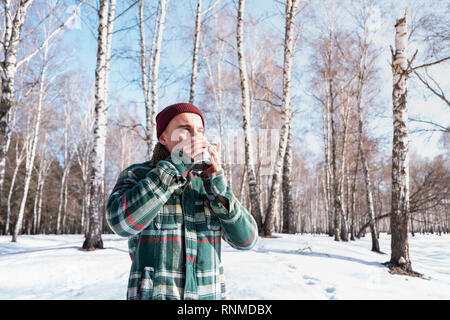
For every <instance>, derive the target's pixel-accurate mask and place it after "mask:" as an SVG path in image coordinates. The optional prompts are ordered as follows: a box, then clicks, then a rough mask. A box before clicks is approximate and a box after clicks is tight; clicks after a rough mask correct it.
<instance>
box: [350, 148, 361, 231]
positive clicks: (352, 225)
mask: <svg viewBox="0 0 450 320" xmlns="http://www.w3.org/2000/svg"><path fill="white" fill-rule="evenodd" d="M358 163H359V148H358V152H357V156H356V161H355V173H354V175H353V184H352V191H351V202H350V217H351V218H350V219H351V223H350V234H351V236H350V240H355V231H356V230H355V203H356V201H355V200H356V197H355V196H356V177H357V176H358Z"/></svg>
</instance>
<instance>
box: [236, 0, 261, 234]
mask: <svg viewBox="0 0 450 320" xmlns="http://www.w3.org/2000/svg"><path fill="white" fill-rule="evenodd" d="M244 8H245V0H239V7H238V17H237V28H236V30H237V33H236V41H237V54H238V61H239V74H240V80H241V94H242V127H243V130H244V143H245V164H246V168H247V177H248V187H249V194H250V206H251V214H252V215H253V217H254V218H255V221H256V223H257V225H258V230H259V232H261V231H262V214H261V205H260V201H259V195H258V190H257V186H256V176H255V168H254V162H253V154H252V153H253V146H252V145H253V144H252V141H251V113H250V91H249V80H248V75H247V66H246V59H245V54H244V46H243V41H244Z"/></svg>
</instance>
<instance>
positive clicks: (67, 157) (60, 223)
mask: <svg viewBox="0 0 450 320" xmlns="http://www.w3.org/2000/svg"><path fill="white" fill-rule="evenodd" d="M69 108H70V107H69V106H65V119H64V146H63V149H64V159H63V161H64V163H63V175H62V177H61V185H60V188H59V204H58V216H57V219H56V234H61V232H64V231H63V230H64V225H65V219H64V217H65V210H64V203H66V201H67V199H66V198H65V194H66V192H65V190H66V188H67V186H66V185H67V179H68V176H69V172H70V162H71V154H70V153H69V138H68V136H69V121H70V112H69V110H68V109H69Z"/></svg>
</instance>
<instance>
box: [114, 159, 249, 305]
mask: <svg viewBox="0 0 450 320" xmlns="http://www.w3.org/2000/svg"><path fill="white" fill-rule="evenodd" d="M178 162H179V161H172V159H171V156H169V157H168V158H167V159H166V160H161V161H159V162H158V164H157V165H156V167H154V168H153V167H152V166H151V161H147V162H144V163H140V164H134V165H131V166H129V167H128V168H126V169H125V170H123V171H122V172H121V173H120V175H119V178H118V180H117V183H116V185H115V187H114V188H113V190H112V192H111V194H110V196H109V199H108V202H107V204H106V218H107V221H108V224H109V226H110V227H111V229H112V230H113V231H114V232H115V233H117V234H118V235H120V236H123V237H128V247H129V253H130V257H131V261H132V264H131V270H130V276H129V280H128V291H127V299H217V300H218V299H225V282H224V277H223V268H222V264H221V238H223V239H224V240H225V241H226V242H227V243H229V244H230V245H231V246H232V247H234V248H236V249H241V250H249V249H251V248H252V247H253V246H254V245H255V243H256V241H257V239H258V230H257V227H256V223H255V220H254V219H253V217H252V216H251V215H250V214H249V213H248V211H247V210H246V209H245V208H244V207H243V206H242V205H241V204H240V203H239V201H238V200H237V199H236V197H235V196H234V195H233V193H232V190H231V188H230V187H229V186H227V184H226V181H225V178H224V174H223V172H222V171H220V172H217V173H215V174H213V175H210V176H207V175H204V174H201V173H199V172H196V171H190V172H189V171H188V170H187V169H188V167H187V166H185V165H184V163H178ZM176 163H178V164H176ZM219 195H221V196H223V197H225V198H226V199H227V200H228V204H229V208H226V207H225V206H224V205H223V204H222V202H220V200H219V198H218V196H219Z"/></svg>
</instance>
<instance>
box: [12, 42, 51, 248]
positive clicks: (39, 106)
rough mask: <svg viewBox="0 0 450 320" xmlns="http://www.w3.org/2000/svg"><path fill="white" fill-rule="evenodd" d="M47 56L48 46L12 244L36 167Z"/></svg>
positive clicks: (44, 56) (18, 229)
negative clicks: (35, 160) (35, 159)
mask: <svg viewBox="0 0 450 320" xmlns="http://www.w3.org/2000/svg"><path fill="white" fill-rule="evenodd" d="M47 55H48V45H45V47H44V52H43V59H42V70H41V74H40V78H39V94H38V102H37V110H36V120H35V123H34V126H33V133H32V136H31V141H30V148H29V153H27V156H26V161H25V182H24V190H23V197H22V202H21V203H20V208H19V214H18V217H17V221H16V226H15V228H14V233H13V236H12V240H11V241H12V242H16V241H17V237H18V236H19V233H20V230H21V229H22V222H23V217H24V214H25V204H26V201H27V196H28V189H29V186H30V181H31V175H32V171H33V166H34V158H35V155H36V146H37V141H38V139H39V130H40V125H41V111H42V104H43V100H44V94H45V81H46V79H45V74H46V71H47V64H48V59H47Z"/></svg>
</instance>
